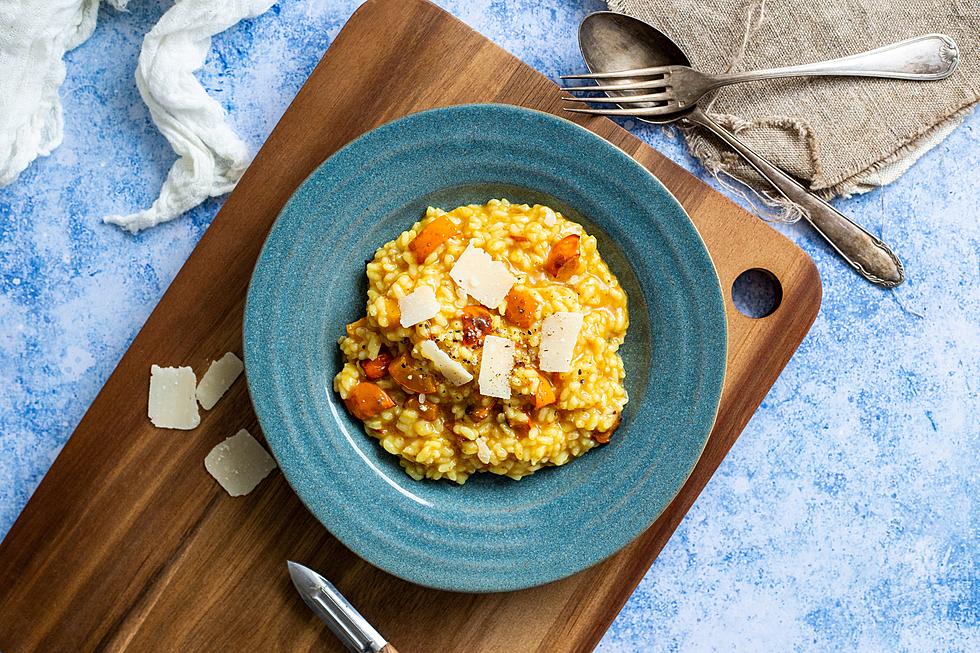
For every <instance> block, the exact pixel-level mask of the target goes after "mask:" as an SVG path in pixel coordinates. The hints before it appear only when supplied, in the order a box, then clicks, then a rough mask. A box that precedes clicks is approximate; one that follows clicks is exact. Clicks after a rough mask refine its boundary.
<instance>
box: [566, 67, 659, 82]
mask: <svg viewBox="0 0 980 653" xmlns="http://www.w3.org/2000/svg"><path fill="white" fill-rule="evenodd" d="M669 72H670V66H654V67H653V68H635V69H633V70H619V71H616V72H611V73H575V74H574V75H562V76H561V79H610V78H613V77H639V76H641V75H666V74H667V73H669Z"/></svg>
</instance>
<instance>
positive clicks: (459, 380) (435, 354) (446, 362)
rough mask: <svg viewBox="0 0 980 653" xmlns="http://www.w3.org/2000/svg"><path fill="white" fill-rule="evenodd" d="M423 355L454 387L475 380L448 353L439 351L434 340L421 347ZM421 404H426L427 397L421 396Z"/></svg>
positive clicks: (425, 342)
mask: <svg viewBox="0 0 980 653" xmlns="http://www.w3.org/2000/svg"><path fill="white" fill-rule="evenodd" d="M419 350H420V351H421V352H422V355H423V356H425V357H426V358H428V359H429V360H430V361H432V364H433V365H435V367H436V369H437V370H439V373H440V374H442V375H443V376H444V377H446V379H447V380H448V381H449V382H450V383H452V384H453V385H463V384H464V383H469V382H470V381H472V380H473V375H472V374H470V373H469V372H467V371H466V368H465V367H463V366H462V365H460V364H459V363H458V362H457V361H455V360H453V359H452V357H450V356H449V354H447V353H446V352H444V351H443V350H441V349H439V345H437V344H436V343H435V342H433V341H432V340H426V341H424V342H423V343H422V344H420V345H419ZM419 403H420V404H422V403H425V395H419Z"/></svg>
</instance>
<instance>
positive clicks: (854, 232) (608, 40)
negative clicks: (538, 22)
mask: <svg viewBox="0 0 980 653" xmlns="http://www.w3.org/2000/svg"><path fill="white" fill-rule="evenodd" d="M579 47H580V48H581V50H582V56H583V58H584V59H585V64H586V65H587V66H588V68H589V70H590V71H592V72H614V71H617V70H628V69H634V68H650V67H653V66H667V65H681V66H690V65H691V64H690V60H689V59H688V57H687V55H686V54H684V51H683V50H681V48H680V47H679V46H678V45H677V44H676V43H674V42H673V41H672V40H671V39H670V38H668V37H667V36H666V35H665V34H663V33H662V32H660V31H659V30H658V29H656V28H654V27H653V26H651V25H648V24H647V23H645V22H643V21H641V20H638V19H636V18H632V17H630V16H626V15H624V14H618V13H616V12H612V11H599V12H595V13H593V14H589V15H588V16H586V17H585V19H584V20H583V21H582V24H581V26H580V27H579ZM621 81H623V82H631V81H641V78H623V79H622V80H621ZM607 94H609V95H614V94H615V95H618V96H624V95H632V94H633V93H631V92H630V91H610V92H607ZM633 106H636V105H633ZM649 106H655V104H654V103H650V105H649ZM639 119H640V120H643V121H644V122H649V123H653V124H657V125H663V124H667V123H672V122H678V121H681V122H686V123H691V124H696V125H700V126H702V127H704V128H705V129H707V130H709V131H711V132H712V133H714V134H715V135H716V136H717V137H718V138H720V139H721V140H722V141H724V142H725V143H726V144H727V145H728V146H729V147H731V148H732V149H733V150H735V151H736V152H738V153H739V154H740V155H741V156H742V157H743V158H744V159H745V160H746V161H748V163H749V164H750V165H751V166H752V167H753V168H754V169H755V170H756V171H757V172H758V173H759V174H760V175H762V177H764V178H765V179H766V180H768V181H769V182H770V183H771V184H772V185H773V186H774V187H775V188H776V190H778V191H779V193H780V194H781V195H783V196H784V197H785V198H786V199H788V200H790V201H791V202H794V203H795V204H797V205H798V206H800V207H801V208H802V209H803V215H804V217H805V219H806V220H807V221H808V222H809V223H810V224H811V225H812V226H813V228H814V229H816V230H817V233H819V234H820V235H821V236H823V237H824V239H826V241H827V242H828V243H830V246H831V247H833V248H834V250H835V251H836V252H837V253H838V254H840V255H841V257H842V258H843V259H844V260H845V261H847V262H848V264H850V266H851V267H852V268H854V270H856V271H857V273H858V274H860V275H861V276H863V277H864V278H865V279H867V280H868V281H870V282H872V283H874V284H877V285H879V286H884V287H886V288H894V287H895V286H897V285H899V284H901V283H902V282H903V281H905V270H904V268H903V267H902V263H901V261H899V260H898V257H897V256H896V255H895V253H894V252H892V250H891V249H890V248H889V247H888V246H887V245H885V244H884V243H883V242H881V240H880V239H878V238H876V237H875V236H873V235H872V234H870V233H869V232H868V231H866V230H865V229H864V228H863V227H861V226H860V225H858V224H857V223H856V222H854V221H853V220H851V219H850V218H848V217H846V216H845V215H844V214H843V213H841V212H840V211H838V210H837V209H835V208H834V207H832V206H831V205H830V204H828V203H827V202H825V201H823V200H822V199H820V198H819V197H817V196H816V195H814V194H813V193H811V192H810V191H809V190H807V189H806V188H804V187H803V186H802V185H801V184H800V183H799V182H797V181H796V180H795V179H793V178H792V177H791V176H789V175H788V174H786V173H785V172H783V171H782V170H781V169H779V168H777V167H776V166H774V165H773V164H771V163H769V162H768V161H767V160H765V159H763V158H762V157H761V156H759V155H758V154H756V153H755V152H754V151H753V150H752V149H751V148H749V146H747V145H746V144H745V143H743V142H742V141H740V140H739V139H738V138H736V137H735V135H734V134H732V133H731V132H729V131H728V130H727V129H725V128H724V127H722V126H721V125H719V124H718V123H716V122H715V121H714V120H712V119H711V118H709V117H708V115H707V114H706V113H704V112H703V111H702V110H701V109H700V107H698V105H697V104H695V105H693V106H690V107H688V108H686V109H682V110H680V111H678V112H676V113H671V114H667V115H663V116H657V117H650V118H639Z"/></svg>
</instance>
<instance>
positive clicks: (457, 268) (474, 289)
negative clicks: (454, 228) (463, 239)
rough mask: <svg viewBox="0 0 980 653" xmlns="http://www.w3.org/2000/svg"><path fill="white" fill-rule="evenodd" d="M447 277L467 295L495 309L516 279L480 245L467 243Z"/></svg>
mask: <svg viewBox="0 0 980 653" xmlns="http://www.w3.org/2000/svg"><path fill="white" fill-rule="evenodd" d="M449 276H450V278H452V280H453V281H455V282H456V285H457V286H459V287H460V288H462V289H463V290H464V291H465V292H466V294H467V295H469V296H470V297H472V298H473V299H475V300H476V301H478V302H480V303H481V304H483V305H484V306H486V307H487V308H497V307H498V306H500V303H501V302H502V301H504V297H506V296H507V293H509V292H510V289H511V288H512V287H513V285H514V284H515V283H517V279H515V278H514V275H512V274H511V273H510V271H509V270H508V269H507V266H506V265H504V264H503V263H501V262H500V261H495V260H493V258H491V257H490V255H489V254H487V253H486V252H484V251H483V250H482V249H480V248H479V247H473V245H468V246H467V247H466V250H465V251H464V252H463V253H462V254H461V255H460V257H459V260H458V261H456V264H455V265H454V266H453V269H452V270H450V271H449Z"/></svg>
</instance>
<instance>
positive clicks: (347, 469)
mask: <svg viewBox="0 0 980 653" xmlns="http://www.w3.org/2000/svg"><path fill="white" fill-rule="evenodd" d="M499 197H506V198H507V199H509V200H511V201H512V202H518V203H523V202H527V203H534V202H539V203H546V204H549V205H551V206H552V207H554V208H555V209H558V210H560V211H562V212H563V213H565V214H566V215H567V216H568V217H570V218H572V219H574V220H576V221H579V222H581V223H582V224H583V225H584V226H585V227H586V229H587V230H588V231H589V232H590V233H592V234H594V235H595V236H596V237H597V238H598V240H599V251H600V253H601V254H602V255H603V257H604V258H605V260H606V261H607V263H608V264H609V266H610V268H612V270H613V272H614V273H615V274H616V276H617V277H618V278H619V281H620V283H621V284H622V286H623V288H624V289H625V290H626V292H627V293H628V295H629V313H630V322H631V324H630V329H629V332H628V334H627V338H626V342H625V344H624V345H623V347H622V349H621V350H620V351H621V353H622V356H623V360H624V362H625V365H626V387H627V390H628V391H629V396H630V402H629V404H628V405H627V407H626V410H625V412H624V414H623V422H622V425H621V426H620V428H619V429H618V430H617V431H616V433H615V435H614V436H613V439H612V442H611V443H610V444H609V445H608V446H604V447H599V448H597V449H594V450H592V451H591V452H589V453H587V454H586V455H584V456H582V457H581V458H579V459H577V460H575V461H572V462H571V463H569V464H566V465H564V466H562V467H553V468H546V469H543V470H540V471H538V472H536V473H535V474H533V475H532V476H529V477H526V478H524V479H522V480H520V481H513V480H511V479H508V478H500V477H496V476H492V475H489V474H477V475H474V476H472V477H471V478H470V480H469V481H467V483H466V484H465V485H463V486H458V485H456V484H455V483H452V482H448V481H421V482H419V481H414V480H412V479H411V478H410V477H409V476H408V475H406V474H405V473H404V472H403V471H402V469H401V468H400V467H399V465H398V461H397V459H396V458H395V457H394V456H392V455H390V454H388V453H387V452H385V451H384V450H383V449H382V448H381V447H380V445H379V444H378V443H377V441H375V440H374V439H372V438H370V437H368V436H367V435H366V434H365V432H364V430H363V428H362V427H361V424H360V423H359V422H357V421H356V420H354V419H353V418H351V417H350V416H349V415H348V414H347V411H346V410H345V409H344V406H343V403H342V402H341V401H340V399H339V397H338V396H337V395H336V394H335V393H334V392H333V389H332V379H333V376H334V374H336V373H337V371H338V370H339V369H340V367H341V357H340V352H339V350H338V347H337V339H338V337H339V336H340V335H341V334H343V332H344V325H346V324H347V323H349V322H353V321H354V320H356V319H357V318H359V317H361V316H362V315H363V313H364V305H365V298H366V280H365V275H364V264H365V262H366V261H367V260H368V259H370V258H372V257H373V256H374V251H375V249H376V248H377V247H378V246H379V245H381V244H383V243H385V242H386V241H388V240H390V239H392V238H394V237H395V236H396V235H398V234H399V233H401V232H402V231H404V230H405V229H407V228H409V227H411V225H412V224H413V223H414V222H415V221H416V220H418V219H419V218H421V217H422V215H423V212H424V211H425V208H426V206H428V205H433V206H439V207H442V208H445V209H451V208H454V207H456V206H458V205H460V204H467V203H481V204H482V203H484V202H486V201H487V200H489V199H491V198H499ZM244 338H245V367H246V373H247V376H248V385H249V390H250V392H251V394H252V401H253V402H254V404H255V410H256V412H257V414H258V417H259V421H260V423H261V425H262V430H263V431H264V432H265V436H266V439H267V440H268V443H269V446H270V447H271V448H272V451H273V453H274V454H275V456H276V458H277V459H278V461H279V465H280V467H281V468H282V470H283V472H284V473H285V475H286V478H287V479H288V480H289V483H290V484H291V485H292V486H293V488H294V489H295V490H296V493H297V494H298V495H299V496H300V498H301V499H302V500H303V502H304V503H305V504H306V505H307V507H308V508H309V509H310V511H311V512H312V513H313V514H314V515H316V517H317V518H318V519H319V520H320V521H321V522H322V523H323V524H324V526H326V527H327V528H328V529H329V530H330V531H331V532H332V533H333V534H334V535H335V536H336V537H337V538H339V539H340V540H341V541H342V542H343V543H344V544H346V545H347V546H348V547H349V548H350V549H352V550H353V551H354V552H355V553H357V554H358V555H360V556H361V557H362V558H364V559H366V560H368V561H369V562H371V563H373V564H375V565H377V566H378V567H380V568H382V569H384V570H386V571H389V572H391V573H392V574H395V575H396V576H400V577H401V578H404V579H406V580H409V581H412V582H415V583H419V584H421V585H427V586H430V587H437V588H441V589H447V590H460V591H473V592H489V591H501V590H514V589H519V588H524V587H530V586H533V585H539V584H542V583H547V582H549V581H553V580H556V579H559V578H562V577H565V576H568V575H570V574H573V573H575V572H576V571H579V570H581V569H585V568H586V567H589V566H590V565H593V564H595V563H597V562H599V561H600V560H602V559H604V558H606V557H607V556H609V555H611V554H612V553H615V552H616V551H617V550H619V549H620V548H622V547H623V546H625V545H626V544H627V543H628V542H630V541H631V540H632V539H633V538H635V537H636V536H637V535H639V534H640V533H641V532H642V531H643V530H644V529H646V528H647V527H648V526H649V525H650V524H651V523H652V522H653V521H654V520H655V519H656V518H657V516H658V515H660V513H661V512H662V511H663V510H664V508H666V506H667V504H669V503H670V501H671V500H672V499H673V498H674V496H675V495H676V494H677V492H678V491H679V490H680V488H681V486H682V485H683V483H684V481H685V480H686V479H687V477H688V475H689V474H690V473H691V470H692V469H693V467H694V464H695V463H696V462H697V460H698V457H699V456H700V455H701V450H702V449H703V448H704V444H705V441H706V440H707V437H708V434H709V432H710V430H711V427H712V424H713V423H714V419H715V412H716V410H717V408H718V400H719V397H720V395H721V387H722V381H723V379H724V374H725V347H726V331H725V311H724V305H723V302H722V296H721V290H720V288H719V284H718V278H717V276H716V274H715V270H714V267H713V266H712V263H711V259H710V258H709V256H708V252H707V250H706V249H705V247H704V244H703V243H702V241H701V238H700V236H699V235H698V233H697V231H695V229H694V226H693V224H692V223H691V221H690V219H689V218H688V216H687V214H686V213H685V212H684V210H683V209H682V208H681V206H680V205H679V204H678V203H677V201H676V200H675V199H674V198H673V196H671V194H670V193H669V192H668V191H667V190H666V189H665V188H664V187H663V186H662V185H661V184H660V182H659V181H657V180H656V179H655V178H654V177H653V176H652V175H651V174H650V173H649V172H648V171H646V170H645V169H644V168H642V167H641V166H640V165H638V164H637V163H636V162H635V161H633V160H632V159H631V158H630V157H628V156H627V155H626V154H624V153H623V152H622V151H620V150H619V149H617V148H615V147H613V146H612V145H610V144H609V143H607V142H606V141H604V140H603V139H601V138H599V137H598V136H596V135H594V134H592V133H591V132H589V131H587V130H585V129H583V128H581V127H578V126H577V125H575V124H573V123H571V122H568V121H566V120H562V119H560V118H556V117H554V116H551V115H548V114H544V113H538V112H535V111H529V110H526V109H520V108H516V107H512V106H504V105H493V104H482V105H469V106H457V107H446V108H442V109H435V110H432V111H425V112H422V113H417V114H414V115H411V116H408V117H405V118H402V119H400V120H396V121H394V122H391V123H388V124H386V125H384V126H382V127H379V128H377V129H375V130H373V131H371V132H369V133H367V134H365V135H364V136H362V137H360V138H358V139H357V140H355V141H354V142H352V143H350V144H349V145H347V146H346V147H344V148H343V149H342V150H340V151H339V152H337V153H336V154H334V155H333V156H332V157H330V158H329V159H328V160H327V161H326V162H325V163H324V164H323V165H321V166H320V167H319V168H318V169H317V170H316V171H315V172H314V173H313V174H312V175H311V176H310V177H309V178H308V179H307V180H306V181H305V182H304V183H303V184H302V186H300V187H299V189H297V191H296V192H295V194H293V196H292V198H291V199H290V200H289V202H288V203H287V204H286V206H285V208H284V209H283V210H282V213H281V215H280V216H279V219H278V220H277V222H276V223H275V226H274V227H273V228H272V231H271V233H270V234H269V238H268V240H267V241H266V243H265V247H264V249H263V250H262V254H261V256H260V257H259V261H258V264H257V265H256V267H255V273H254V275H253V277H252V283H251V286H250V288H249V291H248V302H247V306H246V310H245V334H244Z"/></svg>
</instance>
